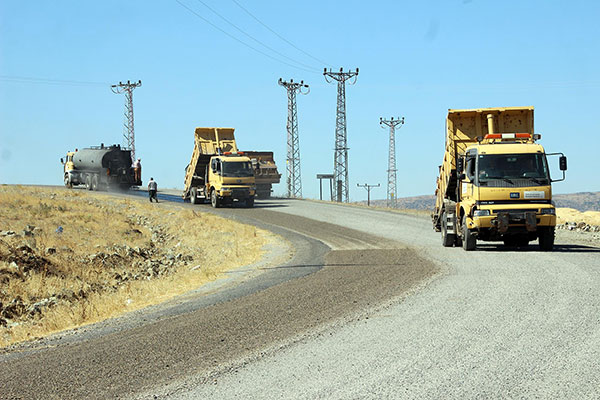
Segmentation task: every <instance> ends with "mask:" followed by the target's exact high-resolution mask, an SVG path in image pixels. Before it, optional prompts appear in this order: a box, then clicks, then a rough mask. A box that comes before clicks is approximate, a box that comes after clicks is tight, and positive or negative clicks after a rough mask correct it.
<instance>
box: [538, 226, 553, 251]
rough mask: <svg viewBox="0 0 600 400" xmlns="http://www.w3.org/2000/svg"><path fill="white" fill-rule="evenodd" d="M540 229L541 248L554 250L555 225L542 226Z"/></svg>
mask: <svg viewBox="0 0 600 400" xmlns="http://www.w3.org/2000/svg"><path fill="white" fill-rule="evenodd" d="M538 229H539V242H540V249H542V251H552V249H553V248H554V227H553V226H542V227H539V228H538Z"/></svg>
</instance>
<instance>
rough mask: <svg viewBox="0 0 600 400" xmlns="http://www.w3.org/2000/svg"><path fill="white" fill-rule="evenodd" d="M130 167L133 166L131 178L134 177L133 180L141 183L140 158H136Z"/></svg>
mask: <svg viewBox="0 0 600 400" xmlns="http://www.w3.org/2000/svg"><path fill="white" fill-rule="evenodd" d="M132 167H133V178H134V179H135V182H136V183H137V182H139V183H142V160H141V159H139V158H138V159H137V160H136V161H135V162H134V163H133V165H132Z"/></svg>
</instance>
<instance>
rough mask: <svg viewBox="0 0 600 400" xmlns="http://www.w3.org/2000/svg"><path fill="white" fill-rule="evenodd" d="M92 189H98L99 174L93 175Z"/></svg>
mask: <svg viewBox="0 0 600 400" xmlns="http://www.w3.org/2000/svg"><path fill="white" fill-rule="evenodd" d="M92 190H98V175H94V176H92Z"/></svg>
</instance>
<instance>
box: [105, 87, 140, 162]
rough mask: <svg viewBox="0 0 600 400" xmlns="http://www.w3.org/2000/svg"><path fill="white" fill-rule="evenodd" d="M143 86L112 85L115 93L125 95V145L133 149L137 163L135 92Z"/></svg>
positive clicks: (133, 158) (132, 156)
mask: <svg viewBox="0 0 600 400" xmlns="http://www.w3.org/2000/svg"><path fill="white" fill-rule="evenodd" d="M139 86H142V81H137V82H133V83H131V82H130V81H127V83H123V82H119V84H118V85H112V86H111V90H112V91H113V93H116V94H121V93H125V119H124V122H123V144H124V146H125V147H126V148H128V149H131V160H132V161H135V130H134V128H133V90H134V89H135V88H137V87H139Z"/></svg>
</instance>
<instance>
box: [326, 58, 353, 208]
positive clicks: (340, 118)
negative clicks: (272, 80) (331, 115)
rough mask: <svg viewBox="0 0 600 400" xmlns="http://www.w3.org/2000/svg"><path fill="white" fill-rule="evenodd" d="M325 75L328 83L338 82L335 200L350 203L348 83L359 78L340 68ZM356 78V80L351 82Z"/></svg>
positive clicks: (351, 83)
mask: <svg viewBox="0 0 600 400" xmlns="http://www.w3.org/2000/svg"><path fill="white" fill-rule="evenodd" d="M323 75H324V76H325V80H326V81H327V83H331V82H333V80H336V81H337V112H336V118H335V150H334V151H335V153H334V157H333V175H334V177H333V179H334V185H333V193H334V195H333V198H334V199H335V200H336V201H338V202H342V201H344V202H346V203H347V202H349V201H350V195H349V193H350V191H349V183H348V139H347V137H346V81H349V82H348V84H350V85H354V84H355V83H356V79H357V78H356V77H357V76H358V68H356V71H348V72H344V69H343V68H340V71H339V72H332V71H331V69H329V71H327V68H325V69H324V70H323ZM352 78H354V80H351V79H352Z"/></svg>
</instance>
